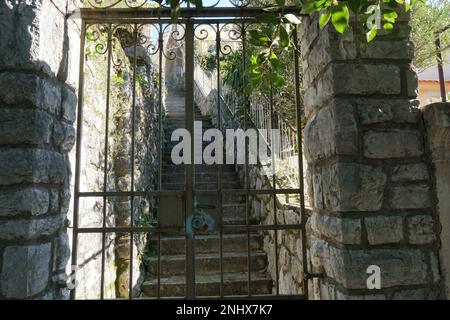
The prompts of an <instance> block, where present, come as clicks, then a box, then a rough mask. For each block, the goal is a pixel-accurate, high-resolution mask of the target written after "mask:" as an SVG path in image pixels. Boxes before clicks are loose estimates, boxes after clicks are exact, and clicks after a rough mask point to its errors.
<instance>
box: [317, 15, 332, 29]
mask: <svg viewBox="0 0 450 320" xmlns="http://www.w3.org/2000/svg"><path fill="white" fill-rule="evenodd" d="M330 18H331V12H329V11H327V12H325V13H322V15H321V16H320V18H319V26H320V29H323V28H324V27H325V26H326V25H327V23H328V21H330Z"/></svg>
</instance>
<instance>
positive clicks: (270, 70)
mask: <svg viewBox="0 0 450 320" xmlns="http://www.w3.org/2000/svg"><path fill="white" fill-rule="evenodd" d="M78 1H81V0H78ZM84 1H85V2H86V1H87V2H88V3H92V1H96V3H97V5H98V3H100V4H101V5H100V6H102V7H107V6H108V5H107V3H108V2H111V3H112V4H111V5H110V6H113V5H115V4H116V3H119V2H121V1H120V0H84ZM230 1H231V2H232V3H233V4H234V5H236V6H259V7H263V8H264V11H265V12H264V13H263V14H261V15H260V16H259V17H258V20H259V21H260V22H263V23H265V25H264V26H263V27H261V28H258V29H253V30H250V42H251V43H252V45H254V46H255V47H256V48H258V50H257V51H256V52H255V53H254V54H252V56H251V59H250V64H249V66H248V68H247V69H246V70H245V73H246V75H247V76H248V79H249V81H248V88H247V89H248V90H249V91H252V90H255V89H256V88H267V87H269V86H272V87H281V86H283V85H284V82H285V81H284V78H283V77H282V76H281V75H280V72H279V71H280V68H282V63H281V62H280V59H279V52H280V51H283V50H289V49H290V48H293V47H294V42H293V41H292V35H293V33H294V30H296V27H297V26H298V25H299V24H300V18H299V16H300V15H308V14H313V13H317V14H319V15H320V17H319V25H320V27H321V28H324V27H325V26H326V25H328V24H331V25H332V26H333V27H334V29H335V30H336V31H337V32H339V33H341V34H343V33H345V32H346V30H347V29H348V27H349V23H350V15H351V14H352V13H353V15H354V16H355V21H356V22H357V23H359V24H360V25H361V26H362V28H363V30H365V32H366V39H367V41H368V42H371V41H372V40H374V38H375V37H376V35H377V33H379V30H383V32H390V31H392V30H393V29H394V25H395V23H396V20H397V18H398V12H399V10H404V11H406V12H409V11H410V10H411V8H412V7H413V6H414V5H416V4H417V3H418V2H422V3H425V2H426V0H230ZM151 3H153V4H154V5H155V6H158V5H159V6H164V7H169V8H171V12H172V18H173V19H174V20H177V19H178V17H179V14H180V11H181V8H182V5H184V4H186V3H188V4H189V5H192V6H193V7H195V8H197V9H201V8H203V0H155V1H136V0H125V1H124V5H126V6H128V7H132V8H133V7H135V8H136V7H142V6H144V5H145V6H150V4H151ZM94 6H96V5H94ZM287 8H290V9H294V10H289V12H287V11H286V9H287ZM295 9H298V14H294V13H292V12H296V10H295ZM294 49H297V48H294Z"/></svg>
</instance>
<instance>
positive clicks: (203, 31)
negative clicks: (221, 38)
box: [194, 23, 217, 40]
mask: <svg viewBox="0 0 450 320" xmlns="http://www.w3.org/2000/svg"><path fill="white" fill-rule="evenodd" d="M210 31H211V32H214V33H215V34H216V35H217V29H216V27H215V26H214V25H212V24H210V23H205V24H198V25H196V26H195V27H194V38H195V39H197V40H206V39H207V38H208V37H209V32H210Z"/></svg>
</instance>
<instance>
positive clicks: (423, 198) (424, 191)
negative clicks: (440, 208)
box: [391, 184, 431, 209]
mask: <svg viewBox="0 0 450 320" xmlns="http://www.w3.org/2000/svg"><path fill="white" fill-rule="evenodd" d="M430 193H431V191H430V187H429V186H428V185H427V184H417V185H406V186H394V187H393V188H392V198H391V206H392V208H394V209H422V208H429V207H430V206H431V194H430Z"/></svg>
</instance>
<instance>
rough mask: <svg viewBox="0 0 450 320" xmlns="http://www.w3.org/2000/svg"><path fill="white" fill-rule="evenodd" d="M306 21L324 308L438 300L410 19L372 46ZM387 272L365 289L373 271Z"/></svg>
mask: <svg viewBox="0 0 450 320" xmlns="http://www.w3.org/2000/svg"><path fill="white" fill-rule="evenodd" d="M351 26H352V27H351V28H350V30H348V32H346V34H345V35H339V34H337V33H336V32H335V31H334V30H333V29H332V27H330V26H328V27H326V28H325V29H324V30H319V27H318V23H317V17H312V18H304V20H303V25H302V37H301V39H302V48H301V51H302V55H303V59H304V62H303V64H304V65H303V69H304V78H303V84H304V89H305V101H304V106H305V113H306V116H307V119H308V123H307V125H306V128H305V153H306V158H307V161H308V166H309V168H310V169H309V170H310V172H309V177H310V183H309V184H310V186H311V188H310V194H311V197H312V199H313V203H312V207H313V214H312V217H311V219H310V226H311V230H312V232H311V239H310V241H311V242H310V253H311V261H312V265H313V267H314V270H313V271H314V272H323V274H324V277H323V278H322V279H321V280H320V281H319V283H320V284H319V288H316V291H318V292H320V298H321V299H427V298H438V297H440V295H441V293H440V272H439V263H438V244H437V239H436V234H437V226H438V223H437V217H436V214H435V209H434V207H435V200H434V196H433V191H432V179H431V164H430V161H429V158H428V157H427V155H426V153H425V150H424V138H423V136H424V134H423V133H424V132H423V128H422V122H421V117H420V113H419V109H418V101H416V100H415V98H416V89H417V78H416V75H415V73H414V72H413V71H412V70H411V66H410V62H411V58H412V55H413V48H412V45H411V42H410V41H409V33H410V27H409V26H408V17H403V18H401V19H400V21H399V22H398V24H397V26H396V29H395V30H394V31H393V32H392V33H391V34H389V35H382V36H379V37H377V39H376V40H375V41H374V42H373V43H371V44H367V43H366V42H365V35H364V34H363V32H361V31H359V29H358V28H360V27H359V24H356V23H355V22H352V23H351ZM371 265H376V266H378V267H379V268H380V270H381V289H379V290H377V289H373V290H369V289H368V287H367V279H368V277H369V274H367V269H368V267H369V266H371Z"/></svg>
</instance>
